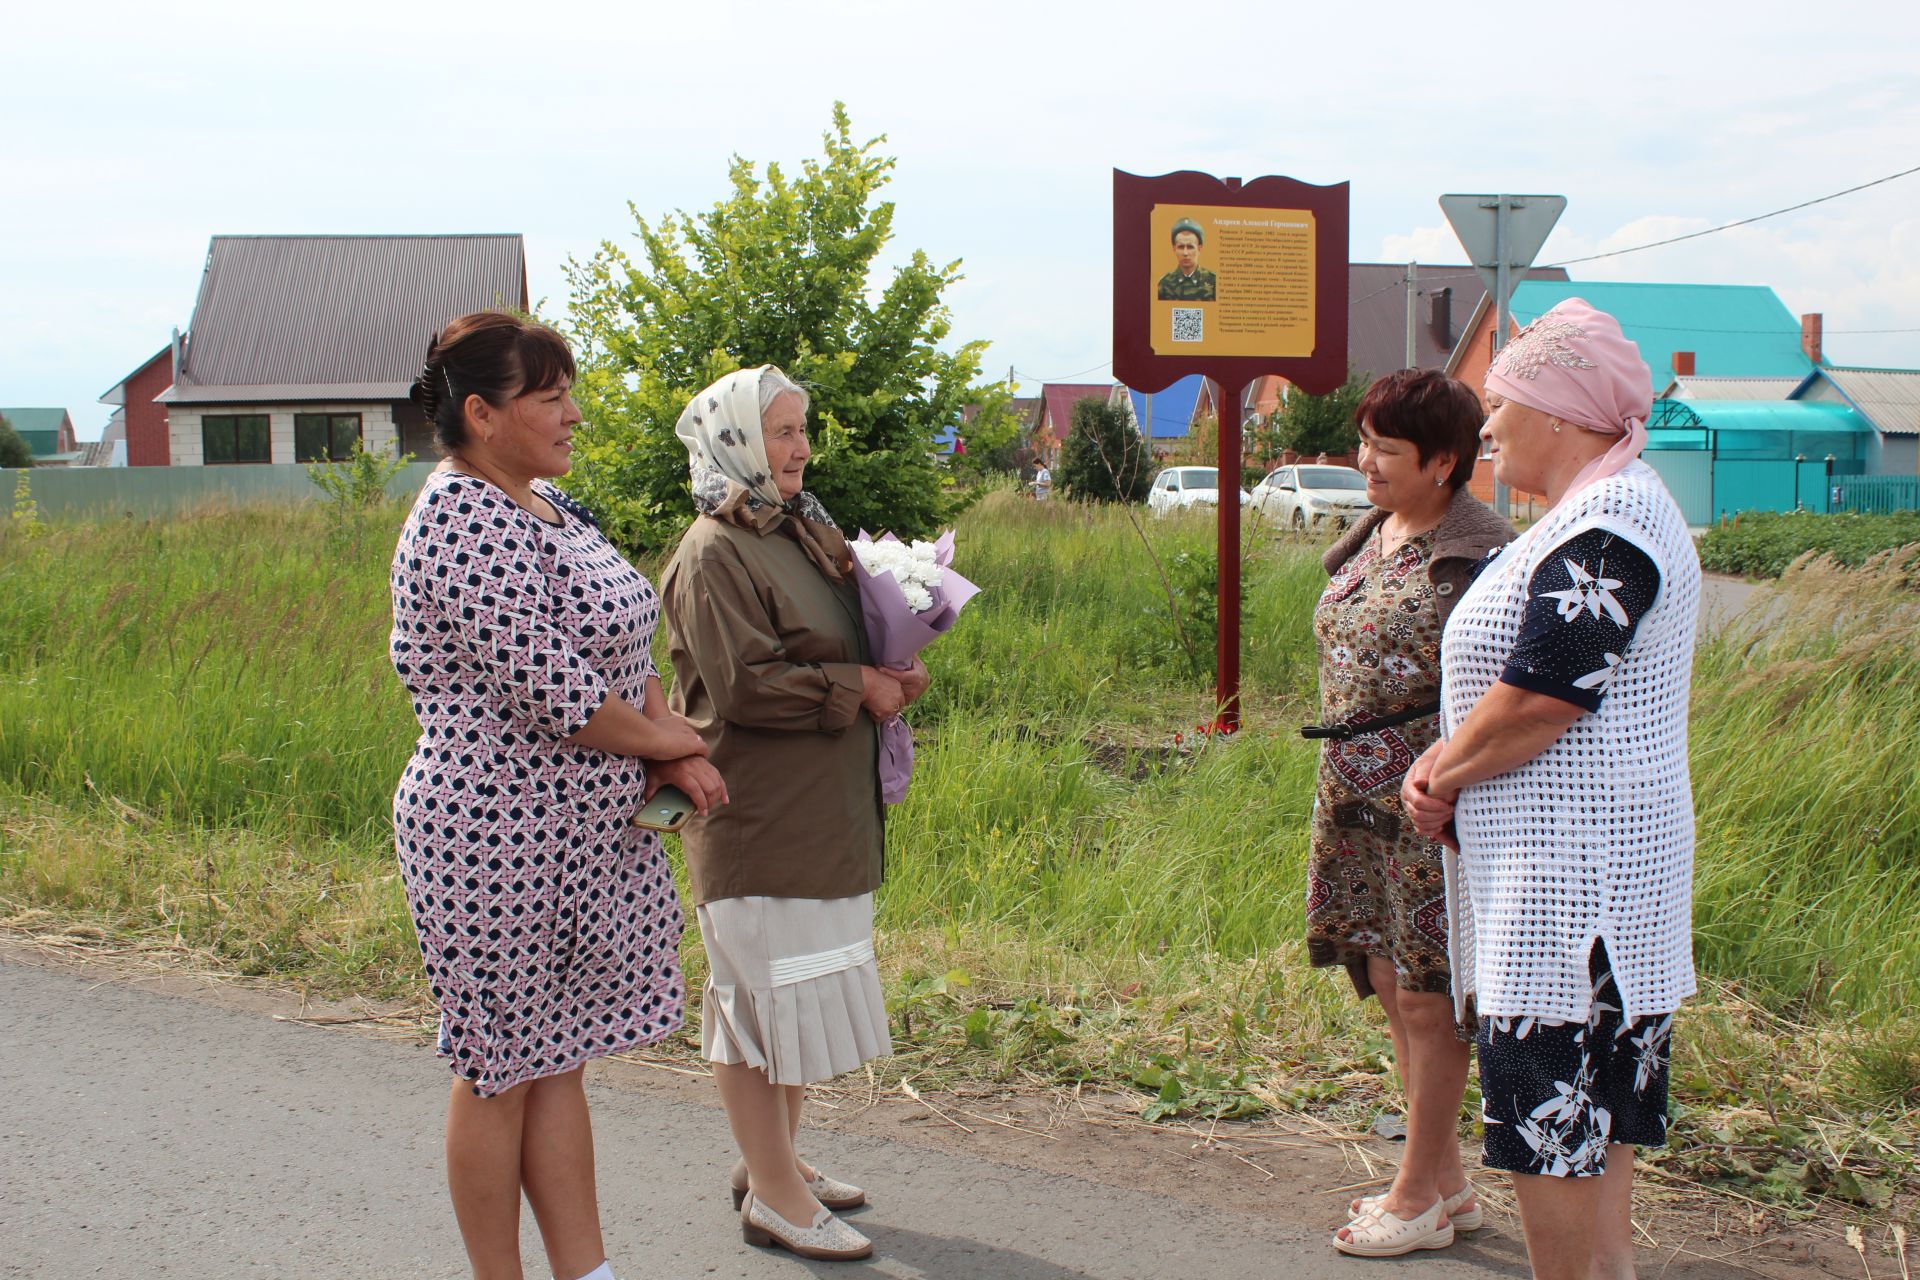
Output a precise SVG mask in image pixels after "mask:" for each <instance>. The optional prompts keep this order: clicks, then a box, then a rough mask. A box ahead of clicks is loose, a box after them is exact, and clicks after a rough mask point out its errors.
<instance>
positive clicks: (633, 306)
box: [566, 103, 986, 548]
mask: <svg viewBox="0 0 1920 1280" xmlns="http://www.w3.org/2000/svg"><path fill="white" fill-rule="evenodd" d="M822 140H823V143H824V155H823V156H822V157H821V158H819V159H814V160H807V161H803V162H802V164H801V167H800V168H801V172H800V176H799V177H797V178H790V177H789V176H788V175H787V174H786V173H785V172H784V171H783V170H782V169H781V168H780V166H779V165H778V164H768V165H767V166H766V167H765V171H764V174H763V173H762V172H760V171H758V170H757V169H756V167H755V165H754V164H753V162H752V161H749V160H745V159H742V158H741V157H739V156H735V157H734V158H733V160H732V163H731V167H730V174H729V176H730V179H731V182H732V187H733V190H732V193H731V194H730V195H729V196H728V197H727V198H726V199H724V200H722V201H720V202H719V203H718V204H716V205H715V206H714V207H713V208H712V209H711V210H709V211H708V212H706V213H704V214H698V215H694V214H688V213H686V212H685V211H681V212H678V213H674V214H670V215H667V216H665V217H662V218H661V219H659V221H658V222H657V223H649V222H647V221H646V220H645V219H644V218H642V217H641V216H640V213H639V210H638V209H636V208H633V206H632V205H629V206H628V207H629V208H630V209H632V211H633V218H634V223H635V226H636V228H637V230H636V236H637V238H638V240H639V241H640V254H639V257H640V261H638V262H635V261H632V260H630V259H629V258H628V256H627V254H626V252H625V251H624V250H622V249H620V248H619V247H617V246H616V245H614V244H613V243H612V242H611V241H607V242H603V243H602V244H601V246H600V249H599V251H598V252H597V253H595V254H594V255H593V257H592V258H590V259H588V260H587V261H585V262H580V261H569V262H568V264H567V279H568V284H569V287H570V290H571V294H572V297H571V299H570V301H569V304H568V313H569V328H570V330H571V332H572V336H573V338H574V340H575V353H576V356H577V357H578V359H579V361H580V367H581V371H580V378H579V380H578V382H577V383H576V385H575V388H574V395H575V398H576V399H577V400H578V401H579V402H580V408H581V411H582V413H583V414H585V418H586V420H585V422H584V423H583V424H582V426H581V428H580V429H579V430H578V431H577V432H576V433H575V439H574V444H575V451H574V469H573V472H572V474H571V475H570V476H569V477H568V479H567V481H566V485H567V488H569V489H570V490H572V491H573V492H574V493H575V494H577V495H578V496H579V497H580V498H581V499H582V500H584V501H585V502H586V503H587V504H588V505H589V506H591V507H592V508H593V509H594V511H595V512H596V514H598V515H599V516H600V518H601V520H602V523H603V525H604V526H605V527H606V529H607V531H608V533H609V534H610V535H611V536H613V537H614V538H615V539H616V540H618V541H621V542H624V543H626V544H627V545H629V546H636V547H655V548H657V547H662V546H665V545H667V544H669V543H670V542H671V541H672V540H673V539H674V538H675V537H676V536H677V535H678V533H679V531H680V529H681V528H682V527H684V525H685V523H686V521H687V519H688V518H689V517H690V516H691V514H692V511H693V504H692V498H691V496H690V495H689V493H688V490H687V455H686V450H685V448H684V447H683V446H682V445H681V444H680V442H679V441H678V440H677V439H675V437H674V434H673V428H674V423H675V422H676V421H677V420H678V418H679V416H680V411H681V409H682V408H684V407H685V405H686V402H687V400H688V398H689V397H691V396H692V395H693V394H694V393H695V392H696V391H698V390H700V388H702V387H704V386H706V385H707V384H708V383H710V382H712V381H713V380H714V379H716V378H718V377H720V376H721V375H723V374H726V373H729V372H731V371H733V370H734V369H738V368H745V367H750V366H753V365H759V364H777V365H779V366H780V367H781V368H783V369H785V370H786V371H787V373H788V374H790V375H791V376H792V377H793V378H794V380H795V381H797V382H800V383H801V384H803V385H804V386H806V388H807V390H808V392H809V394H810V395H811V396H812V399H813V408H812V414H811V417H812V425H813V428H814V455H813V462H812V464H811V465H810V466H809V467H808V469H807V487H808V488H809V489H812V490H813V491H814V492H815V493H817V494H818V495H819V496H820V499H821V501H822V502H824V503H825V504H826V506H827V509H828V510H829V511H831V512H833V514H834V517H835V518H836V519H837V520H839V522H840V523H841V524H843V525H845V526H846V527H847V528H848V529H853V528H856V527H862V526H863V527H865V528H868V529H871V530H873V531H875V532H879V531H880V530H882V529H889V530H892V531H893V532H895V533H898V534H899V535H900V536H902V537H911V536H922V535H925V534H927V533H930V532H932V531H933V530H934V529H935V528H936V527H937V526H938V525H939V524H940V523H941V521H942V520H944V519H945V518H946V517H947V516H948V514H949V513H950V512H951V511H952V509H953V504H952V501H951V499H950V498H949V497H948V496H947V495H946V494H945V493H944V492H943V490H942V484H941V480H942V471H941V468H940V465H939V463H938V462H937V461H936V459H935V456H934V439H935V437H936V435H937V434H938V433H939V432H940V430H941V429H942V428H943V427H948V426H957V425H958V424H959V421H960V410H961V407H962V406H963V405H965V404H967V403H969V402H970V401H976V400H979V399H980V398H981V397H982V396H983V395H985V394H986V392H985V391H984V390H983V389H980V388H976V387H975V386H974V385H973V384H974V382H975V380H976V378H977V377H978V375H979V371H980V358H981V356H982V354H983V353H984V352H985V350H986V343H984V342H970V343H966V344H964V345H962V346H960V347H959V348H958V349H957V350H954V351H947V350H943V349H942V347H941V344H942V343H943V342H944V341H945V340H946V338H947V336H948V332H949V329H950V326H951V321H950V319H949V315H948V311H947V308H946V306H945V305H944V304H943V303H942V302H941V300H940V295H941V291H942V290H943V289H945V288H946V287H947V286H948V285H951V284H953V283H954V282H955V281H957V280H959V279H960V264H959V263H958V262H953V263H949V264H948V265H946V266H944V267H940V266H935V265H934V264H933V262H932V261H931V260H930V259H929V258H928V257H927V255H926V254H924V253H922V252H919V251H915V252H914V253H913V255H912V256H911V258H910V259H909V260H908V261H907V262H906V263H905V265H903V266H900V267H897V268H896V269H895V270H894V272H893V277H892V279H891V280H889V281H888V282H887V284H886V286H885V287H884V288H881V289H878V290H874V289H871V288H870V286H869V283H868V281H869V278H870V277H871V275H872V274H873V270H874V260H875V258H876V257H877V256H878V255H879V254H880V252H881V250H882V249H883V248H885V246H886V244H887V242H888V241H889V240H890V239H891V238H892V234H893V212H894V210H893V204H892V202H890V201H883V200H880V199H879V198H878V197H879V193H880V191H881V189H882V188H883V187H884V186H885V185H886V183H887V181H888V180H889V179H888V175H889V173H890V171H891V170H892V169H893V165H894V162H893V160H892V159H891V158H889V157H886V156H882V155H879V154H877V152H876V148H877V147H878V146H879V145H880V144H881V143H882V142H884V141H885V140H886V139H885V137H884V135H883V136H881V137H878V138H874V139H872V140H870V141H868V142H866V143H864V144H862V143H855V142H854V141H853V138H852V126H851V124H850V123H849V120H848V117H847V112H846V108H845V107H844V106H843V105H842V104H839V103H835V104H834V109H833V126H832V128H831V129H829V130H828V131H827V132H826V133H825V134H823V135H822Z"/></svg>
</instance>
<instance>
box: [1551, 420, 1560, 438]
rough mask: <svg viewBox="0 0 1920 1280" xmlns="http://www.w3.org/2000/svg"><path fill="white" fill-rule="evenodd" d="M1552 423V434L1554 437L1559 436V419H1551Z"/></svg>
mask: <svg viewBox="0 0 1920 1280" xmlns="http://www.w3.org/2000/svg"><path fill="white" fill-rule="evenodd" d="M1552 422H1553V433H1554V434H1555V435H1559V434H1560V419H1558V418H1554V419H1552Z"/></svg>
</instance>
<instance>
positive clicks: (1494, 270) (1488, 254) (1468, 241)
mask: <svg viewBox="0 0 1920 1280" xmlns="http://www.w3.org/2000/svg"><path fill="white" fill-rule="evenodd" d="M1502 205H1504V206H1505V207H1506V208H1505V212H1506V222H1507V245H1506V248H1507V266H1508V267H1510V268H1511V269H1512V271H1513V272H1516V273H1517V272H1520V271H1524V270H1525V269H1526V268H1528V267H1530V266H1532V265H1533V255H1534V254H1536V253H1539V252H1540V246H1541V245H1543V244H1545V243H1546V242H1547V236H1548V235H1549V234H1550V233H1551V232H1552V231H1553V224H1554V223H1556V222H1558V221H1560V215H1561V213H1562V212H1564V211H1565V209H1566V207H1567V198H1566V197H1565V196H1510V195H1491V196H1459V195H1455V196H1441V197H1440V211H1441V212H1442V213H1444V214H1446V215H1447V221H1448V222H1450V223H1452V224H1453V234H1454V235H1456V236H1458V237H1460V247H1461V248H1463V249H1465V250H1466V251H1467V259H1468V261H1470V262H1472V263H1473V269H1474V270H1475V271H1477V272H1479V273H1480V278H1481V279H1482V280H1484V281H1485V282H1486V285H1487V292H1488V293H1492V292H1494V291H1495V289H1496V288H1498V284H1497V281H1498V278H1499V276H1498V272H1499V266H1500V255H1499V253H1498V250H1497V246H1496V238H1497V236H1498V234H1499V217H1500V213H1501V206H1502ZM1519 282H1520V277H1519V276H1518V275H1517V274H1509V276H1508V284H1509V286H1510V287H1511V286H1512V285H1516V284H1518V283H1519ZM1496 301H1503V299H1496Z"/></svg>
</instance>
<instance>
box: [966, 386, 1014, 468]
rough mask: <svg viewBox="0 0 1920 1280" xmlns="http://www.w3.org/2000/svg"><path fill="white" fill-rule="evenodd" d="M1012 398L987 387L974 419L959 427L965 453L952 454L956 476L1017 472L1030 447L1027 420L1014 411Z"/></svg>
mask: <svg viewBox="0 0 1920 1280" xmlns="http://www.w3.org/2000/svg"><path fill="white" fill-rule="evenodd" d="M1012 401H1013V397H1012V396H1011V395H1009V394H1008V392H1007V390H1006V388H1004V387H1002V386H1000V385H998V384H993V385H990V386H988V387H987V388H985V389H984V392H983V394H982V396H981V399H980V400H979V402H978V403H977V405H976V406H975V409H974V414H973V418H972V420H970V421H969V422H967V423H966V425H965V426H963V427H961V428H960V438H961V439H963V440H965V441H966V443H967V451H966V452H965V453H957V454H955V455H954V456H953V458H952V461H951V464H950V465H951V467H952V469H953V472H954V474H955V475H957V476H960V477H963V478H966V479H974V478H978V477H982V476H990V475H1018V474H1019V472H1020V464H1021V461H1022V459H1023V456H1024V454H1025V451H1026V448H1027V440H1026V434H1027V423H1026V422H1025V421H1024V420H1022V418H1021V417H1020V415H1019V414H1017V413H1015V412H1014V410H1013V403H1012Z"/></svg>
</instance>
